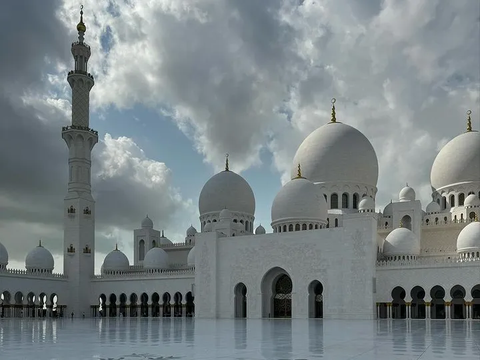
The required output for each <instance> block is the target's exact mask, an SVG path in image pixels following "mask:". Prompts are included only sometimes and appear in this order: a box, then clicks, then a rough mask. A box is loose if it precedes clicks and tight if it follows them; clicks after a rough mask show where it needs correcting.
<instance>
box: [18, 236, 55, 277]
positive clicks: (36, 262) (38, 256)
mask: <svg viewBox="0 0 480 360" xmlns="http://www.w3.org/2000/svg"><path fill="white" fill-rule="evenodd" d="M54 265H55V262H54V260H53V256H52V253H51V252H50V251H48V250H47V249H45V248H44V247H43V246H42V243H41V242H40V243H39V244H38V246H37V247H36V248H34V249H32V250H31V251H30V252H29V253H28V255H27V257H26V258H25V268H26V269H27V270H34V269H40V270H48V271H52V270H53V267H54Z"/></svg>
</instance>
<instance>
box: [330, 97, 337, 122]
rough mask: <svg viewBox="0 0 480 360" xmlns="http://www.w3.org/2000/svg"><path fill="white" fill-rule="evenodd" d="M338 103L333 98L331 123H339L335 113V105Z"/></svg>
mask: <svg viewBox="0 0 480 360" xmlns="http://www.w3.org/2000/svg"><path fill="white" fill-rule="evenodd" d="M336 102H337V99H335V98H332V118H331V120H330V122H331V123H336V122H337V117H336V112H335V103H336Z"/></svg>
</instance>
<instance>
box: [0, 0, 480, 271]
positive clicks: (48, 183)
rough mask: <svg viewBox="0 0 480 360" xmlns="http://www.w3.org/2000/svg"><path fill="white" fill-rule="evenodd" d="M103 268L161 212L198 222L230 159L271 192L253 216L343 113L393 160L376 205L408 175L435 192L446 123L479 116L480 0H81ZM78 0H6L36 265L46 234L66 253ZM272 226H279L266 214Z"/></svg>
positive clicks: (8, 80)
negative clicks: (307, 142) (65, 130)
mask: <svg viewBox="0 0 480 360" xmlns="http://www.w3.org/2000/svg"><path fill="white" fill-rule="evenodd" d="M83 5H84V21H85V24H86V26H87V31H86V34H85V41H86V42H87V43H88V44H89V45H90V46H91V48H92V56H91V58H90V61H89V71H90V72H91V73H92V74H93V75H94V76H95V80H96V83H95V86H94V88H93V89H92V91H91V98H90V100H91V101H90V104H91V109H90V111H91V115H90V126H91V127H92V128H94V129H95V130H98V132H99V140H100V141H99V143H98V144H97V145H96V147H95V148H94V151H93V154H92V157H93V168H92V186H93V196H94V198H95V199H96V211H97V218H96V247H97V249H96V250H97V251H96V261H95V262H96V269H97V271H98V270H99V268H100V266H101V262H102V261H103V258H104V256H105V254H107V253H108V252H109V251H110V250H112V249H113V248H114V247H115V243H118V246H119V248H120V249H122V250H123V251H124V252H125V253H126V255H127V256H128V257H129V258H130V261H132V258H133V256H132V255H133V248H132V243H133V229H135V228H138V227H139V226H140V222H141V220H142V219H143V218H144V217H145V215H146V214H148V215H149V217H150V218H152V220H153V221H154V222H155V228H157V229H159V230H165V235H166V236H167V237H169V238H170V239H171V240H172V241H174V242H179V241H182V240H183V239H184V237H185V230H186V229H187V228H188V227H189V226H190V224H193V225H194V226H196V227H197V228H199V225H198V197H199V194H200V191H201V189H202V186H203V185H204V184H205V182H206V181H207V180H208V179H209V178H210V177H211V176H212V175H214V174H215V173H216V172H218V171H220V170H222V169H223V166H224V157H225V154H226V153H228V154H229V161H230V169H231V170H233V171H235V172H237V173H240V174H241V175H242V176H243V177H244V178H245V179H246V180H247V181H248V182H249V184H250V185H251V187H252V189H253V191H254V193H255V197H256V203H257V207H256V214H255V215H256V223H257V225H258V224H260V223H262V224H263V225H264V226H266V228H267V230H268V229H270V227H269V224H270V206H271V203H272V201H273V199H274V197H275V194H276V193H277V192H278V190H279V189H280V188H281V186H282V184H284V183H285V182H286V181H288V180H289V174H290V166H291V163H292V159H293V156H294V154H295V151H296V149H297V147H298V146H299V145H300V143H301V142H302V141H303V139H304V138H305V137H306V136H307V135H308V134H309V133H311V132H312V131H313V130H315V129H316V128H318V127H320V126H322V125H323V124H325V123H327V122H328V121H329V120H330V106H331V104H330V100H331V98H333V97H335V98H336V99H337V102H336V109H337V120H338V121H341V122H344V123H346V124H349V125H352V126H354V127H356V128H357V129H359V130H360V131H362V132H363V133H364V134H365V135H366V136H367V137H368V138H369V140H370V141H371V142H372V144H373V146H374V148H375V151H376V153H377V156H378V160H379V169H380V170H379V181H378V184H377V186H378V193H377V197H376V205H377V209H380V210H381V209H382V208H383V207H384V206H385V205H386V204H387V203H388V202H390V199H394V200H395V199H397V198H398V192H399V190H400V189H401V188H402V187H403V186H404V185H405V183H406V182H408V184H409V185H410V186H412V187H413V188H414V189H415V190H416V192H417V198H419V199H420V200H422V204H423V207H425V206H426V205H427V204H428V202H429V201H430V199H431V197H430V194H431V189H430V183H429V176H430V168H431V165H432V163H433V160H434V158H435V156H436V154H437V153H438V151H439V150H440V149H441V147H442V146H443V145H445V144H446V142H447V141H449V140H450V139H452V138H453V137H455V136H456V135H458V134H460V133H462V132H464V131H465V128H466V115H465V113H466V111H467V110H468V109H471V110H472V112H473V113H472V120H473V126H474V128H475V129H476V130H478V129H479V128H480V122H479V118H480V116H479V114H480V41H479V39H480V2H478V1H475V0H455V1H445V0H363V1H361V2H360V1H352V0H314V1H313V0H263V1H253V0H223V1H218V0H151V1H134V0H122V1H121V0H118V1H113V0H111V1H94V0H84V1H83ZM79 7H80V2H79V1H73V0H57V1H53V0H42V1H36V0H24V1H21V2H19V1H13V0H10V1H5V2H2V11H1V12H0V23H2V24H3V31H2V32H0V47H1V49H2V51H1V52H0V64H1V66H0V242H2V243H3V244H4V245H5V246H6V247H7V249H8V251H9V258H10V259H9V267H10V268H24V260H25V256H26V254H27V252H28V251H30V250H31V249H32V248H34V247H35V246H36V245H37V244H38V240H39V239H42V244H43V245H44V246H45V247H46V248H48V249H49V250H50V251H51V252H52V253H53V255H54V258H55V272H61V271H62V269H63V262H62V252H63V228H62V227H63V198H64V196H65V194H66V188H67V174H68V169H67V156H68V152H67V147H66V144H65V143H64V141H63V140H62V138H61V127H62V126H65V125H67V124H69V122H70V121H71V103H70V101H71V91H70V87H69V85H68V83H67V81H66V75H67V72H68V71H69V70H70V69H72V67H73V59H72V55H71V53H70V46H71V42H73V41H76V39H77V34H76V24H77V23H78V21H79ZM269 231H271V230H269Z"/></svg>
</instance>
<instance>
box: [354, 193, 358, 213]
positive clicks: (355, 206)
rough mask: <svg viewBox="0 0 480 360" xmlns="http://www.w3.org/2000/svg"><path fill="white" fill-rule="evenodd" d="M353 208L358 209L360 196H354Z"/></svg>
mask: <svg viewBox="0 0 480 360" xmlns="http://www.w3.org/2000/svg"><path fill="white" fill-rule="evenodd" d="M353 208H354V209H358V194H357V193H355V194H353Z"/></svg>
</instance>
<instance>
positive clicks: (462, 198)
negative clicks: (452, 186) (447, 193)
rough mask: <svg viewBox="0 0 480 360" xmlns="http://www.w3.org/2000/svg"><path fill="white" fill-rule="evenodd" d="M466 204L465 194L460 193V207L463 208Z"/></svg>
mask: <svg viewBox="0 0 480 360" xmlns="http://www.w3.org/2000/svg"><path fill="white" fill-rule="evenodd" d="M464 204H465V194H464V193H460V194H459V195H458V206H463V205H464Z"/></svg>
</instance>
